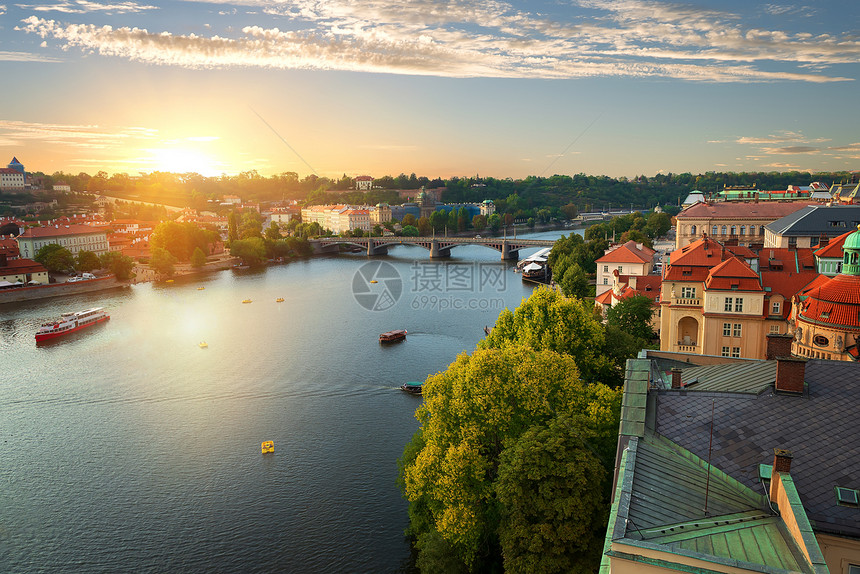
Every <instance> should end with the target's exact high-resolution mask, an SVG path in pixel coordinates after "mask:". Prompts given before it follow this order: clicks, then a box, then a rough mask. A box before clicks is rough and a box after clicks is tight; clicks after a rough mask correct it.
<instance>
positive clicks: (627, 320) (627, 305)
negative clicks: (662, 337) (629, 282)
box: [606, 295, 654, 341]
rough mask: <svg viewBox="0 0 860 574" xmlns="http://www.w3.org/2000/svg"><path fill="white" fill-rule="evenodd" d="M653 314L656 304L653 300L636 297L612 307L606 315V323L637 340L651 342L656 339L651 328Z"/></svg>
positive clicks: (628, 298)
mask: <svg viewBox="0 0 860 574" xmlns="http://www.w3.org/2000/svg"><path fill="white" fill-rule="evenodd" d="M653 313H654V303H653V302H652V301H651V299H649V298H648V297H646V296H644V295H634V296H633V297H627V298H625V299H622V300H621V301H619V302H618V303H616V304H615V305H613V306H612V307H610V308H609V311H607V313H606V323H607V324H608V325H613V326H615V327H618V329H620V330H621V331H626V332H627V333H630V334H631V335H633V336H634V337H636V338H637V339H642V340H643V341H650V340H651V339H653V338H654V330H653V329H652V328H651V317H652V316H653Z"/></svg>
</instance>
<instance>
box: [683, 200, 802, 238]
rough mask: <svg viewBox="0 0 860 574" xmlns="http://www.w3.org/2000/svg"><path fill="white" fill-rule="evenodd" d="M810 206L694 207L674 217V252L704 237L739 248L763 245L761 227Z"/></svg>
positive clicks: (729, 204) (738, 204)
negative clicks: (728, 242)
mask: <svg viewBox="0 0 860 574" xmlns="http://www.w3.org/2000/svg"><path fill="white" fill-rule="evenodd" d="M807 205H811V203H810V202H808V201H806V202H804V201H798V202H760V203H743V202H721V203H696V204H694V205H692V206H690V207H688V208H687V209H685V210H684V211H682V212H681V213H679V214H678V215H676V216H675V249H681V248H682V247H685V246H687V245H689V244H690V243H692V242H694V241H696V240H697V239H699V238H700V237H701V236H702V234H703V233H707V234H708V235H709V236H710V237H711V238H713V239H717V240H719V241H723V242H727V241H734V240H737V243H738V244H740V245H763V244H764V226H765V225H767V224H768V223H771V222H773V221H776V220H777V219H780V218H781V217H785V216H786V215H790V214H792V213H795V212H796V211H799V210H800V209H802V208H804V207H806V206H807Z"/></svg>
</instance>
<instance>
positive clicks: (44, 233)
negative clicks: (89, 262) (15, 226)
mask: <svg viewBox="0 0 860 574" xmlns="http://www.w3.org/2000/svg"><path fill="white" fill-rule="evenodd" d="M17 241H18V249H19V251H20V252H21V257H24V258H32V257H35V256H36V254H37V253H38V252H39V249H41V248H42V247H44V246H45V245H49V244H52V243H56V244H57V245H60V246H62V247H65V248H66V249H68V250H69V251H70V252H71V253H72V255H77V254H78V253H79V252H80V251H92V252H93V253H95V254H96V255H101V254H102V253H107V251H108V249H109V247H108V241H107V232H106V231H105V230H104V229H99V228H95V227H91V226H89V225H79V224H71V225H54V226H48V227H30V228H27V229H25V230H24V232H23V233H22V234H21V235H19V236H18V238H17Z"/></svg>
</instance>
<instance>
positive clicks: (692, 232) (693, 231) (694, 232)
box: [690, 225, 696, 235]
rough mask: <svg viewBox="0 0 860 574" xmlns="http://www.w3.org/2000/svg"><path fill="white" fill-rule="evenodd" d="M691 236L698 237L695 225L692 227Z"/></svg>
mask: <svg viewBox="0 0 860 574" xmlns="http://www.w3.org/2000/svg"><path fill="white" fill-rule="evenodd" d="M690 235H696V226H695V225H692V226H690Z"/></svg>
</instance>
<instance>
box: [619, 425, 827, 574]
mask: <svg viewBox="0 0 860 574" xmlns="http://www.w3.org/2000/svg"><path fill="white" fill-rule="evenodd" d="M628 451H629V452H628V453H627V456H626V457H625V458H624V459H623V463H624V467H623V471H622V473H620V474H619V487H618V488H619V491H618V492H617V493H616V500H615V503H614V505H613V515H612V517H611V518H612V520H611V521H610V525H609V531H610V532H611V533H612V539H613V540H615V541H618V542H621V543H623V544H627V545H630V546H638V547H642V548H650V549H653V550H658V551H661V552H665V553H667V554H669V555H672V554H676V555H682V556H687V557H691V558H696V559H699V560H703V561H707V562H713V563H715V564H721V565H732V566H735V567H740V568H748V569H753V570H755V571H759V572H772V573H776V572H812V571H813V569H812V567H811V566H810V564H809V563H808V561H807V560H806V558H805V557H804V555H803V554H802V552H801V550H800V548H799V547H798V545H797V544H796V543H795V542H794V540H793V539H792V537H791V535H790V533H789V532H788V530H787V529H786V526H785V524H784V522H783V521H782V519H781V518H780V517H779V515H777V514H775V513H774V512H772V511H771V510H770V509H769V506H768V504H767V500H766V498H765V497H764V496H763V495H762V494H760V493H757V492H755V491H753V490H751V489H750V488H748V487H746V486H744V485H742V484H741V483H739V482H738V481H736V480H734V479H733V478H731V477H730V476H728V475H727V474H725V473H723V472H722V471H720V470H719V469H717V468H714V467H712V466H710V465H708V464H707V463H706V462H705V461H703V460H702V459H700V458H699V457H697V456H695V455H694V454H692V453H691V452H689V451H688V450H686V449H684V448H681V447H680V446H678V445H677V444H675V443H673V442H672V441H670V440H668V439H666V438H663V437H660V436H659V435H656V434H654V433H652V432H650V431H649V432H647V433H646V436H644V437H642V438H634V439H632V440H631V442H630V445H629V447H628ZM706 491H707V512H705V505H706V500H705V495H706ZM606 550H607V551H608V552H609V554H610V556H612V555H613V553H612V552H611V551H609V548H608V547H607V549H606ZM619 558H621V556H620V555H619Z"/></svg>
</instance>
